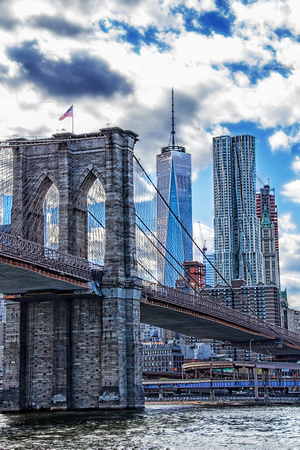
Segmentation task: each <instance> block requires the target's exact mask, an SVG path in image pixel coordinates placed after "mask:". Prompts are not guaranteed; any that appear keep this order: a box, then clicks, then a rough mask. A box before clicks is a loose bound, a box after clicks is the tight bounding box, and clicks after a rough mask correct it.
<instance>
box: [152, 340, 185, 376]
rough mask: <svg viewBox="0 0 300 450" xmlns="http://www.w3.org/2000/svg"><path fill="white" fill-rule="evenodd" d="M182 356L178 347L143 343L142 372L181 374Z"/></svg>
mask: <svg viewBox="0 0 300 450" xmlns="http://www.w3.org/2000/svg"><path fill="white" fill-rule="evenodd" d="M183 362H184V355H183V353H182V350H181V348H180V346H179V345H177V344H174V343H172V344H163V343H161V342H157V343H155V344H154V343H145V342H144V343H143V372H160V373H173V374H174V373H175V374H180V373H181V366H182V364H183Z"/></svg>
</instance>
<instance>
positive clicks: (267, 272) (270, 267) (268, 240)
mask: <svg viewBox="0 0 300 450" xmlns="http://www.w3.org/2000/svg"><path fill="white" fill-rule="evenodd" d="M256 213H257V217H258V218H259V220H260V223H261V250H262V254H263V265H264V282H265V283H266V284H269V283H270V282H274V283H275V284H276V285H277V286H280V272H279V242H278V216H277V206H276V204H275V189H271V188H270V186H269V185H267V184H266V185H265V186H264V187H263V188H261V189H260V191H259V192H258V193H257V194H256Z"/></svg>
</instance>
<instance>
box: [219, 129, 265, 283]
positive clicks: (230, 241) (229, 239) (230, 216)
mask: <svg viewBox="0 0 300 450" xmlns="http://www.w3.org/2000/svg"><path fill="white" fill-rule="evenodd" d="M213 162H214V211H215V218H214V231H215V266H216V268H217V269H218V271H219V272H220V273H221V275H222V276H223V278H225V280H226V281H227V282H228V283H231V281H232V280H233V279H243V280H245V281H246V283H247V285H248V286H253V285H256V284H257V283H259V282H261V281H263V264H262V253H261V246H260V222H259V218H258V217H257V215H256V167H255V138H254V137H253V136H250V135H242V136H233V137H231V136H219V137H215V138H213ZM215 283H216V284H221V285H222V284H224V282H223V281H222V279H221V277H220V276H218V274H215Z"/></svg>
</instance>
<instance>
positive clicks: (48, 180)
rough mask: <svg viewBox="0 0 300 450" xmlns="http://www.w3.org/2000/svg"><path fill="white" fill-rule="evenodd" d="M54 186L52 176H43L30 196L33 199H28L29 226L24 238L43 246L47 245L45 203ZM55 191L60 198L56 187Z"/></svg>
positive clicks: (25, 229) (24, 230) (24, 232)
mask: <svg viewBox="0 0 300 450" xmlns="http://www.w3.org/2000/svg"><path fill="white" fill-rule="evenodd" d="M52 186H55V183H54V179H53V177H52V176H51V175H50V174H43V175H42V176H41V177H40V178H39V180H38V181H37V183H36V184H35V186H34V188H33V190H32V192H31V194H30V196H31V198H29V199H28V202H30V208H28V211H27V216H28V217H27V221H26V223H27V226H26V228H24V229H23V237H24V238H25V239H28V240H30V241H33V242H37V243H39V244H41V245H44V244H45V219H44V201H45V198H46V196H47V193H48V192H49V190H51V188H52ZM53 189H54V188H53ZM55 190H56V193H57V196H59V194H58V189H57V187H56V186H55Z"/></svg>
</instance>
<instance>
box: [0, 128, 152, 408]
mask: <svg viewBox="0 0 300 450" xmlns="http://www.w3.org/2000/svg"><path fill="white" fill-rule="evenodd" d="M136 141H137V135H136V134H135V133H134V132H132V131H128V130H125V131H124V130H122V129H120V128H118V127H114V128H105V129H101V130H100V132H99V133H90V134H85V135H74V134H57V135H54V136H53V138H51V139H41V140H35V141H27V140H24V141H20V142H18V143H17V144H16V142H14V143H13V144H12V147H13V158H14V162H13V166H14V172H13V177H14V178H13V207H12V224H11V232H12V234H14V235H16V236H20V237H21V238H23V239H28V240H30V241H34V242H37V243H40V244H43V242H44V234H43V230H44V216H43V214H44V213H43V201H44V198H45V195H46V193H47V191H48V190H49V188H50V186H51V185H52V184H55V186H56V188H57V189H58V192H59V250H60V251H63V252H66V253H69V254H71V255H75V256H80V257H84V258H86V257H87V251H88V250H87V249H88V238H87V193H88V191H89V189H90V187H91V186H92V184H93V183H94V181H95V180H96V179H99V181H100V182H101V183H102V185H103V187H104V190H105V195H106V201H105V227H106V242H105V258H104V269H103V277H102V284H101V292H102V294H103V295H102V296H100V295H96V294H94V295H90V296H84V295H83V294H80V293H74V295H72V298H71V299H70V296H69V297H68V299H65V298H64V295H58V297H57V299H55V300H53V301H52V300H46V301H42V300H41V295H39V296H38V297H37V298H38V300H36V301H33V300H32V297H29V300H28V298H27V299H25V297H22V296H20V297H17V298H15V299H10V300H9V301H8V302H7V328H6V343H5V353H4V386H3V393H2V399H1V409H2V410H4V411H20V410H25V411H26V410H35V409H45V410H55V409H89V408H93V409H97V408H127V407H130V408H137V407H141V406H143V403H144V396H143V390H142V364H141V343H140V329H139V323H140V295H141V289H142V287H141V285H140V283H139V279H138V277H137V262H136V243H135V208H134V198H133V149H134V145H135V143H136Z"/></svg>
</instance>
